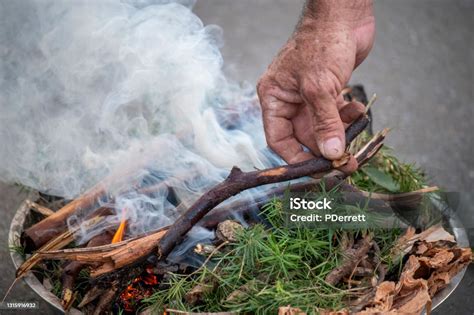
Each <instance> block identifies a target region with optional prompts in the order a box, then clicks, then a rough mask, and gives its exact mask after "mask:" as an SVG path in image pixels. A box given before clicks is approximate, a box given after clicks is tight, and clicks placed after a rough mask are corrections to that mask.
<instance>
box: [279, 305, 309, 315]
mask: <svg viewBox="0 0 474 315" xmlns="http://www.w3.org/2000/svg"><path fill="white" fill-rule="evenodd" d="M278 315H306V313H305V312H303V311H302V310H301V309H300V308H298V307H291V306H290V305H288V306H280V307H279V308H278Z"/></svg>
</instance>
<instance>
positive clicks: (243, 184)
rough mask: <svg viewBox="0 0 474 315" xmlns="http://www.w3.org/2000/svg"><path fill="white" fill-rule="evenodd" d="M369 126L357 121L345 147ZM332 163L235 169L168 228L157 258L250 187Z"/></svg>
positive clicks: (364, 120) (306, 173) (308, 172)
mask: <svg viewBox="0 0 474 315" xmlns="http://www.w3.org/2000/svg"><path fill="white" fill-rule="evenodd" d="M368 124H369V118H368V116H366V115H362V116H361V117H359V118H358V119H357V120H356V121H354V122H353V123H352V124H351V125H350V126H349V127H348V128H347V130H346V144H350V143H351V142H352V140H354V139H355V138H356V137H357V136H358V135H359V134H360V133H361V132H362V131H363V130H364V129H365V127H366V126H367V125H368ZM337 162H338V163H337V165H338V166H342V165H343V164H344V163H342V165H341V161H337ZM346 162H347V160H346ZM333 163H334V162H333V161H330V160H328V159H325V158H323V157H319V158H315V159H311V160H308V161H304V162H300V163H296V164H291V165H285V166H280V167H275V168H271V169H265V170H260V171H253V172H247V173H244V172H242V171H241V170H240V169H239V168H237V167H234V168H233V169H232V170H231V172H230V174H229V176H228V177H227V178H226V179H225V180H224V181H223V182H222V183H220V184H218V185H216V186H215V187H214V188H212V189H211V190H209V191H208V192H207V193H205V194H204V195H203V196H202V197H201V198H199V199H198V200H197V201H196V202H195V203H194V204H193V205H192V206H191V207H190V208H189V209H188V210H187V211H186V212H185V213H184V214H183V215H181V216H180V217H179V218H178V219H177V220H176V221H175V223H174V224H173V225H172V226H171V227H170V228H169V230H168V232H167V233H166V234H165V235H164V236H163V238H161V240H160V241H159V244H158V256H159V257H160V258H161V259H164V258H166V257H167V256H168V254H169V253H170V252H171V251H172V250H173V248H174V247H175V246H176V245H177V244H178V243H179V242H181V241H182V239H183V237H184V236H185V235H186V233H187V232H188V231H189V230H190V229H191V228H192V227H193V226H194V225H195V224H196V223H197V222H198V221H199V220H201V219H202V218H203V217H204V216H205V215H206V214H207V213H208V212H209V211H211V210H212V209H213V208H214V207H215V206H217V205H218V204H220V203H221V202H223V201H224V200H226V199H228V198H230V197H232V196H234V195H237V194H238V193H240V192H242V191H244V190H247V189H250V188H254V187H258V186H262V185H266V184H273V183H278V182H284V181H288V180H293V179H297V178H301V177H304V176H310V175H312V174H315V173H323V172H327V171H330V170H332V169H334V168H335V167H333Z"/></svg>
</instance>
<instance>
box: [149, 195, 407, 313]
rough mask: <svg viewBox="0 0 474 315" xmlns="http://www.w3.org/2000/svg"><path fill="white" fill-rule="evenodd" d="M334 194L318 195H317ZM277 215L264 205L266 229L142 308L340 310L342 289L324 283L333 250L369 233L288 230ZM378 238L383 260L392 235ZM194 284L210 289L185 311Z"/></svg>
mask: <svg viewBox="0 0 474 315" xmlns="http://www.w3.org/2000/svg"><path fill="white" fill-rule="evenodd" d="M336 193H337V192H336V191H335V190H334V191H330V192H324V191H323V193H322V195H323V196H326V197H331V196H334V194H336ZM282 209H283V207H282V201H280V200H278V199H275V200H272V201H271V202H269V203H268V204H267V205H266V206H265V207H264V208H263V209H262V213H263V215H264V216H265V218H266V219H267V221H268V222H269V223H270V225H271V226H272V228H271V229H269V228H265V227H264V226H263V225H260V224H259V225H255V226H252V227H250V228H248V229H244V230H242V231H240V232H239V233H238V235H237V239H238V241H237V242H236V243H232V244H229V245H227V246H226V247H225V248H224V249H223V250H222V251H220V252H219V253H218V254H216V256H215V257H213V258H212V259H211V264H208V265H206V266H203V267H202V268H200V269H199V270H198V271H196V272H195V273H193V274H191V275H178V274H172V275H171V278H170V280H169V283H168V285H169V287H168V289H165V290H160V291H156V292H155V293H154V294H153V295H152V296H151V297H150V298H148V299H147V300H146V303H147V304H148V305H152V307H153V308H155V309H156V310H158V311H162V310H163V309H164V308H167V307H168V308H172V309H179V310H183V311H202V312H203V311H207V312H214V311H237V312H242V313H252V314H274V313H277V311H278V307H280V306H283V305H289V304H290V305H292V306H295V307H299V308H301V309H302V310H304V311H306V312H308V313H317V312H318V310H320V309H341V308H342V307H344V303H343V298H345V297H347V295H348V294H349V293H348V291H347V290H346V289H347V288H346V287H344V285H341V286H339V287H333V286H331V285H328V284H327V283H326V282H325V281H324V278H325V276H326V275H327V274H328V273H329V272H330V271H331V270H332V269H334V268H335V267H336V266H337V265H338V261H340V259H341V255H340V254H341V249H340V247H339V246H338V244H339V240H340V239H341V238H342V237H343V235H346V236H347V235H350V236H351V237H358V236H360V234H361V233H374V231H357V230H353V231H347V230H344V231H342V230H336V229H334V230H328V229H312V228H304V227H294V228H288V227H287V226H285V224H284V217H283V213H282ZM378 233H381V234H382V235H380V236H378V237H377V241H378V243H379V246H380V247H381V253H382V254H383V255H386V256H387V257H388V253H389V248H390V247H391V246H392V245H393V242H394V241H395V240H396V236H397V235H398V234H397V233H395V232H389V233H387V232H386V231H383V232H380V231H379V232H377V234H378ZM381 259H384V258H383V257H381ZM385 259H387V258H385ZM198 284H201V285H202V284H211V285H212V286H213V287H214V289H213V290H212V291H211V292H208V293H207V294H205V295H204V297H203V300H202V303H201V304H199V305H197V306H196V305H188V304H187V303H186V302H185V295H186V293H187V292H189V291H190V290H191V289H192V288H194V287H195V286H196V285H198Z"/></svg>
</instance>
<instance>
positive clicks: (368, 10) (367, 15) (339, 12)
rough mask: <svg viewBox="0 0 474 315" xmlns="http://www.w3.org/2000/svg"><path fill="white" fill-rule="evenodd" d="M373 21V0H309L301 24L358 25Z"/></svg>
mask: <svg viewBox="0 0 474 315" xmlns="http://www.w3.org/2000/svg"><path fill="white" fill-rule="evenodd" d="M371 21H373V4H372V0H307V1H306V4H305V7H304V9H303V14H302V18H301V21H300V24H307V23H319V24H326V23H331V24H342V25H344V24H346V25H349V26H350V27H354V26H355V27H357V26H359V25H361V24H363V23H366V22H371Z"/></svg>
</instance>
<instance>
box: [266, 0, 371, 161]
mask: <svg viewBox="0 0 474 315" xmlns="http://www.w3.org/2000/svg"><path fill="white" fill-rule="evenodd" d="M342 1H343V2H344V1H345V0H342ZM317 2H321V3H318V4H319V6H318V7H317V9H318V10H313V11H311V10H310V9H311V8H309V6H310V5H309V4H308V8H307V9H306V13H305V15H304V16H303V18H302V20H301V21H300V24H299V25H298V26H297V29H296V30H295V32H294V34H293V36H292V37H291V38H290V39H289V40H288V42H287V43H286V44H285V46H284V47H283V48H282V49H281V51H280V52H279V54H278V56H277V57H276V58H275V59H274V60H273V62H272V63H271V65H270V66H269V67H268V70H267V71H266V72H265V73H264V75H263V76H262V78H261V79H260V81H259V83H258V86H257V92H258V96H259V99H260V103H261V106H262V114H263V123H264V128H265V136H266V139H267V143H268V145H269V146H270V148H271V149H273V150H274V151H275V152H276V153H277V154H279V155H280V156H281V157H282V158H283V159H284V160H285V161H286V162H287V163H290V164H291V163H297V162H301V161H304V160H307V159H311V158H314V157H315V156H318V155H323V156H324V157H326V158H328V159H331V160H334V159H338V158H340V157H342V155H343V153H344V150H345V136H344V129H345V127H347V126H348V125H349V124H350V123H351V122H352V121H353V120H355V119H356V118H358V117H359V116H360V115H361V114H362V113H363V112H364V106H363V105H362V104H361V103H357V102H351V103H345V102H344V99H343V97H342V94H341V92H342V89H343V88H344V87H345V85H346V84H347V82H348V81H349V78H350V77H351V74H352V71H353V70H354V69H355V68H356V67H357V66H358V65H359V64H360V63H361V62H362V61H363V60H364V59H365V58H366V57H367V55H368V53H369V51H370V49H371V47H372V44H373V40H374V32H375V26H374V22H375V21H374V17H373V15H372V4H371V2H370V1H363V2H364V3H366V4H367V5H368V6H367V7H363V8H361V7H351V8H349V9H348V10H342V9H340V8H341V6H340V4H339V2H340V1H339V0H328V1H327V3H326V1H317ZM322 2H324V3H326V4H327V6H328V7H325V6H324V5H323V3H322ZM338 5H339V7H338V8H337V9H334V8H332V6H336V7H337V6H338ZM359 9H360V10H359ZM308 10H309V11H310V13H311V14H309V13H307V11H308ZM302 145H304V146H305V147H307V148H308V149H309V151H305V150H303V146H302ZM355 167H357V165H355Z"/></svg>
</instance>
